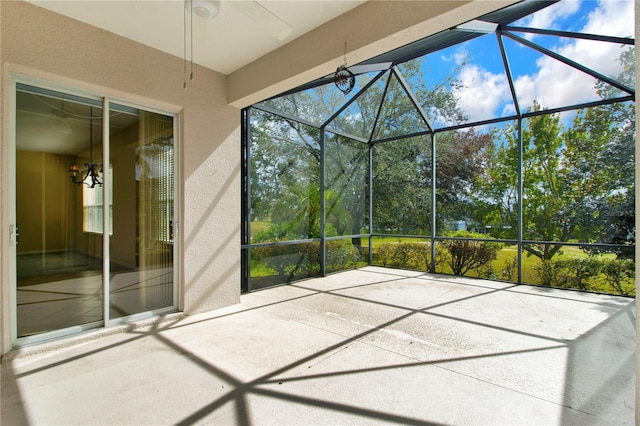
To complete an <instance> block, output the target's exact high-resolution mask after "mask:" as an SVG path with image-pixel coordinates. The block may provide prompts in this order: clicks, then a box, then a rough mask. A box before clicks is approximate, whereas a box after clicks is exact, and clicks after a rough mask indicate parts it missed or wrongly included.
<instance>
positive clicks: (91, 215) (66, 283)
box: [15, 84, 176, 342]
mask: <svg viewBox="0 0 640 426" xmlns="http://www.w3.org/2000/svg"><path fill="white" fill-rule="evenodd" d="M103 102H104V101H103V100H98V99H88V98H84V97H79V96H75V95H70V94H66V93H61V92H57V91H51V90H47V89H42V88H37V87H33V86H29V85H24V84H17V90H16V167H15V169H16V174H15V182H16V224H17V227H18V234H19V235H18V238H17V246H16V275H17V276H16V304H17V306H16V314H17V315H16V317H17V324H16V327H17V337H18V338H19V339H21V338H22V339H24V341H25V342H26V341H32V340H33V339H35V340H37V339H40V338H48V337H49V336H51V334H48V335H47V334H46V333H51V332H56V335H57V334H68V333H73V332H77V331H80V330H83V329H86V328H92V327H101V326H103V325H111V324H116V323H119V322H122V321H123V320H128V318H126V317H129V316H131V315H135V314H140V313H154V314H156V313H160V312H164V311H170V310H173V309H174V307H175V299H176V297H175V288H174V285H173V284H174V279H173V277H174V263H173V255H174V250H173V246H174V209H173V200H174V118H173V117H172V116H167V115H162V114H157V113H152V112H148V111H144V110H141V109H136V108H131V107H128V106H124V105H120V104H114V103H110V104H109V114H108V115H109V119H108V123H107V125H108V129H105V128H103V108H102V105H103ZM107 130H108V131H107ZM107 133H108V135H109V141H108V146H107V147H103V135H105V134H107ZM103 148H106V150H105V151H103ZM103 152H108V159H107V160H104V159H103ZM105 176H106V179H108V181H105ZM105 219H107V220H108V222H107V223H108V230H107V233H106V234H105V230H104V229H103V228H104V224H105ZM105 238H106V241H105ZM105 242H106V243H107V247H109V250H108V252H106V253H103V247H104V245H103V244H104V243H105ZM103 255H104V256H103ZM103 265H104V266H103ZM105 267H107V268H108V269H106V270H105ZM105 277H108V279H105ZM105 288H106V289H107V291H106V294H107V296H108V297H107V298H105V297H104V294H105V291H104V289H105ZM105 303H107V304H108V305H107V306H108V308H109V309H107V310H105V309H104V306H105ZM145 315H146V314H145ZM133 318H135V317H132V319H133ZM114 319H115V320H116V321H115V322H111V321H112V320H114ZM39 335H41V336H39ZM29 336H34V338H33V339H31V338H30V337H29ZM27 338H28V339H27Z"/></svg>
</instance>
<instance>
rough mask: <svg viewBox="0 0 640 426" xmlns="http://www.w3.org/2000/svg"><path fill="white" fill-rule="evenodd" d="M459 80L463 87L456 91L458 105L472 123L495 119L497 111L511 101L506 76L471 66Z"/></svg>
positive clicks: (462, 71)
mask: <svg viewBox="0 0 640 426" xmlns="http://www.w3.org/2000/svg"><path fill="white" fill-rule="evenodd" d="M458 79H459V80H460V82H461V83H462V86H463V87H462V88H460V89H458V90H456V96H457V97H458V99H459V104H458V105H459V106H460V107H462V109H463V110H464V111H465V113H466V114H467V115H468V116H469V118H470V119H471V121H477V120H487V119H491V118H495V117H496V116H497V113H496V112H495V111H496V110H497V109H498V108H499V107H500V106H501V105H502V104H504V103H505V102H509V101H510V100H511V92H510V90H509V84H508V82H507V78H506V76H505V75H504V74H493V73H491V72H489V71H487V70H484V69H482V68H480V67H479V66H478V65H470V66H467V67H465V68H464V69H463V70H461V72H460V74H459V75H458Z"/></svg>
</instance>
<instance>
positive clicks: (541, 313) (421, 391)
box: [0, 267, 636, 425]
mask: <svg viewBox="0 0 640 426" xmlns="http://www.w3.org/2000/svg"><path fill="white" fill-rule="evenodd" d="M634 304H635V301H634V300H633V299H628V298H621V297H613V296H603V295H595V294H587V293H580V292H573V291H563V290H557V289H548V288H535V287H527V286H513V285H511V284H508V283H497V282H490V281H483V280H473V279H466V278H457V277H447V276H438V275H428V274H423V273H419V272H410V271H402V270H392V269H382V268H375V267H368V268H364V269H360V270H357V271H348V272H343V273H339V274H335V275H331V276H328V277H326V278H319V279H313V280H307V281H303V282H298V283H295V284H292V285H288V286H282V287H277V288H273V289H269V290H264V291H260V292H256V293H252V294H248V295H243V296H242V303H241V304H240V305H236V306H233V307H230V308H225V309H223V310H219V311H215V312H213V313H208V314H203V315H194V316H190V317H182V316H181V315H178V314H176V315H171V316H168V317H165V318H164V319H162V320H161V321H155V322H149V323H148V324H143V325H137V326H133V325H132V326H129V327H126V328H124V329H122V330H120V331H121V332H114V331H110V330H103V331H101V332H96V333H93V334H92V335H89V336H80V337H76V338H73V339H69V340H67V341H64V342H55V343H53V344H50V345H43V346H41V347H39V348H28V349H26V350H23V351H22V352H17V353H11V354H9V355H8V356H5V358H4V359H3V362H2V401H1V403H2V404H1V408H2V414H1V418H0V421H1V423H2V425H18V424H34V425H35V424H42V425H44V424H46V425H53V424H56V425H63V424H64V425H69V424H83V425H88V424H103V425H107V424H108V425H113V424H140V425H142V424H144V425H155V424H184V425H186V424H243V425H244V424H279V425H283V424H296V425H298V424H299V425H303V424H304V425H306V424H334V425H335V424H375V423H384V424H390V423H401V424H413V423H421V424H563V425H565V424H581V425H585V424H634V421H635V419H634V406H635V388H634V386H635V372H634V365H635V340H636V333H635V326H634V324H635V308H634Z"/></svg>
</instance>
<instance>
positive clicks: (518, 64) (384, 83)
mask: <svg viewBox="0 0 640 426" xmlns="http://www.w3.org/2000/svg"><path fill="white" fill-rule="evenodd" d="M602 7H603V8H606V7H615V6H614V4H613V3H611V4H610V5H609V6H604V5H603V6H602ZM570 8H580V10H578V11H576V10H574V11H572V12H571V13H568V12H569V11H568V9H570ZM554 9H555V10H554ZM573 13H578V15H579V16H580V19H576V18H575V16H576V15H573ZM549 16H556V17H559V18H557V19H555V20H549V19H548V17H549ZM569 16H571V18H568V17H569ZM605 16H606V11H605V10H604V9H602V8H599V7H598V4H597V3H595V2H585V3H581V4H577V3H572V2H559V3H548V2H523V3H518V4H515V5H512V6H509V7H507V8H505V9H502V10H498V11H496V12H492V13H489V14H487V15H485V16H482V17H479V18H477V19H475V20H473V21H470V22H466V23H464V24H461V25H458V26H457V27H455V28H451V29H449V30H446V31H444V32H441V33H438V34H435V35H433V36H431V37H428V38H426V39H423V40H420V41H418V42H415V43H412V44H410V45H407V46H405V47H403V48H400V49H397V50H395V51H392V52H389V53H386V54H383V55H380V56H378V57H376V58H373V59H371V60H369V61H366V62H364V63H362V64H358V65H356V66H353V67H352V66H351V64H350V63H349V55H348V53H346V52H348V51H349V46H347V45H345V57H344V65H343V66H342V67H341V68H339V69H338V70H337V71H336V74H332V75H328V76H327V77H325V78H322V79H319V80H316V81H313V82H311V83H309V84H306V85H303V86H301V87H298V88H297V89H294V90H291V91H289V92H287V93H284V94H282V95H280V96H277V97H274V98H271V99H268V100H266V101H263V102H260V103H257V104H254V105H253V106H251V107H249V108H246V109H244V110H243V120H244V121H243V131H244V133H243V212H242V219H243V229H242V244H243V245H242V267H243V272H242V278H243V283H242V289H243V291H245V292H250V291H253V290H256V289H261V288H265V287H269V286H272V285H279V284H284V283H289V282H292V281H295V280H299V279H304V278H309V277H315V276H323V275H325V274H328V273H332V272H336V271H341V270H345V269H352V268H357V267H360V266H363V265H376V266H386V267H395V268H404V269H413V270H422V271H427V272H432V273H440V274H449V275H457V276H469V277H478V278H487V279H492V280H498V281H505V282H511V283H517V284H532V285H542V286H552V287H562V288H572V289H579V290H585V291H594V292H603V293H609V294H617V295H625V296H634V295H635V284H634V280H635V272H634V268H635V266H634V265H635V263H634V245H635V236H634V234H635V208H634V203H635V198H634V191H635V189H634V169H635V157H634V149H635V148H634V146H635V136H634V135H635V102H634V98H635V65H634V64H635V56H634V55H635V53H634V38H633V31H634V27H633V22H632V20H630V21H629V22H628V23H627V25H626V27H625V25H621V24H620V23H619V22H613V21H607V20H606V19H603V17H605ZM563 17H567V18H563Z"/></svg>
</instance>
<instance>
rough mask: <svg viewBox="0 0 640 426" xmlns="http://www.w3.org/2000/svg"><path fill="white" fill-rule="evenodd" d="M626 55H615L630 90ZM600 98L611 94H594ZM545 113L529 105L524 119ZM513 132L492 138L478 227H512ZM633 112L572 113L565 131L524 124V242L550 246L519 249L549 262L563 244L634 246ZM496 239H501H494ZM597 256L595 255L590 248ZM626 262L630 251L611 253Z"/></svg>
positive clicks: (625, 107)
mask: <svg viewBox="0 0 640 426" xmlns="http://www.w3.org/2000/svg"><path fill="white" fill-rule="evenodd" d="M628 52H629V50H627V51H625V52H624V53H623V55H622V56H621V61H623V63H624V64H625V67H624V68H625V71H624V73H623V74H622V75H621V76H619V78H618V80H619V81H622V82H624V83H627V84H629V83H630V82H631V78H632V74H633V72H634V68H633V65H632V64H633V61H632V55H630V54H629V53H628ZM596 89H597V90H598V93H600V95H601V97H603V99H610V98H614V97H615V96H616V95H617V94H616V93H615V90H617V89H614V88H612V87H610V86H607V85H605V84H604V83H599V84H598V85H597V87H596ZM543 110H544V109H543V107H542V106H540V105H539V104H537V103H534V107H533V110H532V111H531V112H542V111H543ZM516 130H517V129H516V128H515V126H507V128H506V129H505V130H504V131H502V132H494V139H495V140H496V143H494V146H493V148H491V155H489V156H488V158H489V159H488V163H487V168H486V170H485V173H484V175H483V178H482V179H480V180H479V181H478V185H477V189H478V193H477V202H478V203H483V206H484V208H483V209H480V210H479V211H478V217H479V219H478V220H480V221H484V222H485V223H496V222H504V223H507V224H509V226H511V227H513V228H514V229H515V228H516V227H517V217H518V216H517V171H518V137H517V132H516ZM634 136H635V106H634V105H633V104H631V103H612V104H608V105H601V106H596V107H591V108H586V109H582V110H579V111H577V112H576V115H575V117H574V118H573V120H572V121H571V125H570V126H569V127H567V128H565V127H564V126H563V124H562V123H561V118H560V115H559V114H542V115H534V116H532V117H530V118H528V119H526V120H523V128H522V154H523V157H522V172H523V190H524V191H523V194H522V207H523V229H522V231H523V238H524V239H529V240H537V241H545V242H554V244H527V245H525V246H524V248H525V250H527V252H529V253H530V254H532V255H534V256H537V257H539V258H540V259H542V260H550V259H551V258H553V257H554V256H555V255H556V254H557V253H558V252H559V251H560V249H561V248H562V246H563V244H562V243H565V242H567V241H570V240H577V241H580V242H585V243H593V242H595V243H611V244H633V243H634V241H635V240H634V238H635V237H634V234H635V227H634V221H635V210H634V207H633V206H634V191H635V188H634V179H635V178H634V169H635V158H634V149H635V148H634V144H635V138H634ZM495 236H500V235H495ZM590 250H591V251H597V250H598V249H590ZM613 251H614V252H616V253H617V254H618V255H620V256H629V255H630V253H631V250H629V249H625V248H622V249H614V250H613Z"/></svg>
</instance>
